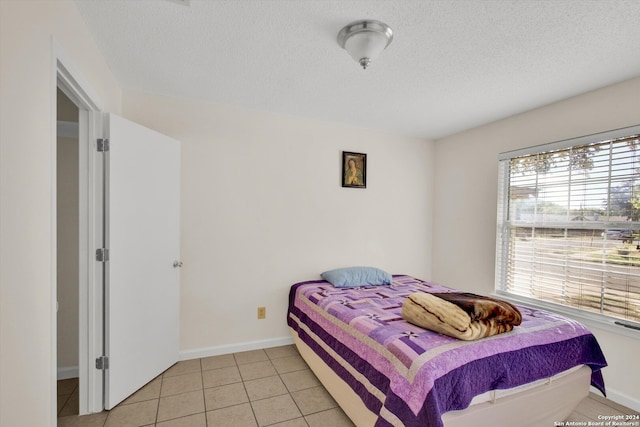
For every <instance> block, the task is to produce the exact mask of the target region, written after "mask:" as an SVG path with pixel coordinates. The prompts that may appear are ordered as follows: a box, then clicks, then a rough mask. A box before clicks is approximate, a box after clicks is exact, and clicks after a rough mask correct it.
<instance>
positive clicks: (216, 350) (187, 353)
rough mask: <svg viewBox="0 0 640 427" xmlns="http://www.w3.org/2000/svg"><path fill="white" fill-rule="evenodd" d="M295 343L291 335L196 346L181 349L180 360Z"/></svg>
mask: <svg viewBox="0 0 640 427" xmlns="http://www.w3.org/2000/svg"><path fill="white" fill-rule="evenodd" d="M290 344H293V338H291V336H286V337H281V338H270V339H266V340H259V341H249V342H242V343H235V344H225V345H219V346H213V347H205V348H194V349H191V350H182V351H180V354H179V358H180V360H190V359H199V358H201V357H211V356H219V355H221V354H229V353H239V352H242V351H250V350H259V349H262V348H271V347H279V346H281V345H290Z"/></svg>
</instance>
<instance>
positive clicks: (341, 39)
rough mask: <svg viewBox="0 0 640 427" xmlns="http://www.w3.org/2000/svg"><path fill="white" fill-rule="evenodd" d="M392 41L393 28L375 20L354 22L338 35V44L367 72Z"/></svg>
mask: <svg viewBox="0 0 640 427" xmlns="http://www.w3.org/2000/svg"><path fill="white" fill-rule="evenodd" d="M391 40H393V31H392V30H391V27H389V26H388V25H387V24H385V23H384V22H380V21H374V20H366V19H365V20H362V21H356V22H352V23H351V24H349V25H347V26H346V27H344V28H343V29H341V30H340V32H339V33H338V44H339V45H340V46H341V47H342V48H343V49H344V50H346V51H347V52H349V55H351V57H352V58H353V59H355V60H356V62H358V63H359V64H360V65H361V66H362V68H363V69H365V70H366V69H367V67H368V66H369V64H370V63H371V61H373V60H374V59H376V58H377V57H378V55H379V54H380V52H382V51H383V50H385V49H386V47H387V46H389V43H391Z"/></svg>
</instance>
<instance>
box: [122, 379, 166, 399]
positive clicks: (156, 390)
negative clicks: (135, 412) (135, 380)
mask: <svg viewBox="0 0 640 427" xmlns="http://www.w3.org/2000/svg"><path fill="white" fill-rule="evenodd" d="M161 385H162V376H159V377H157V378H155V379H153V380H151V381H150V382H148V383H147V385H145V386H144V387H142V388H141V389H140V390H138V391H136V392H135V393H133V394H132V395H131V396H129V397H128V398H127V399H126V400H125V401H124V402H122V403H121V405H123V404H124V405H127V404H129V403H136V402H144V401H145V400H153V399H157V398H159V397H160V386H161Z"/></svg>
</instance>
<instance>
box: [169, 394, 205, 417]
mask: <svg viewBox="0 0 640 427" xmlns="http://www.w3.org/2000/svg"><path fill="white" fill-rule="evenodd" d="M200 412H204V397H203V396H202V391H199V390H198V391H190V392H188V393H182V394H176V395H174V396H167V397H161V398H160V404H159V405H158V421H167V420H171V419H173V418H180V417H185V416H187V415H193V414H197V413H200Z"/></svg>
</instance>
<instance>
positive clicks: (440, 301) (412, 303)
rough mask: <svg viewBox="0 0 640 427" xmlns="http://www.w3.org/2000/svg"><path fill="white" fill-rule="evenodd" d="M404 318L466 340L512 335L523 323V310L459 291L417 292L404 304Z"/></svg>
mask: <svg viewBox="0 0 640 427" xmlns="http://www.w3.org/2000/svg"><path fill="white" fill-rule="evenodd" d="M402 317H403V318H404V319H405V320H406V321H408V322H410V323H413V324H414V325H417V326H420V327H422V328H425V329H430V330H432V331H436V332H439V333H441V334H444V335H448V336H450V337H454V338H458V339H461V340H465V341H471V340H477V339H479V338H484V337H489V336H491V335H496V334H500V333H502V332H509V331H510V330H512V329H513V327H514V326H518V325H519V324H520V323H521V322H522V315H521V314H520V311H519V310H518V309H517V308H516V307H515V306H514V305H512V304H510V303H508V302H506V301H502V300H497V299H494V298H490V297H485V296H481V295H475V294H470V293H457V292H452V293H426V292H417V293H413V294H411V295H409V296H408V297H407V299H405V301H404V303H403V304H402Z"/></svg>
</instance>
